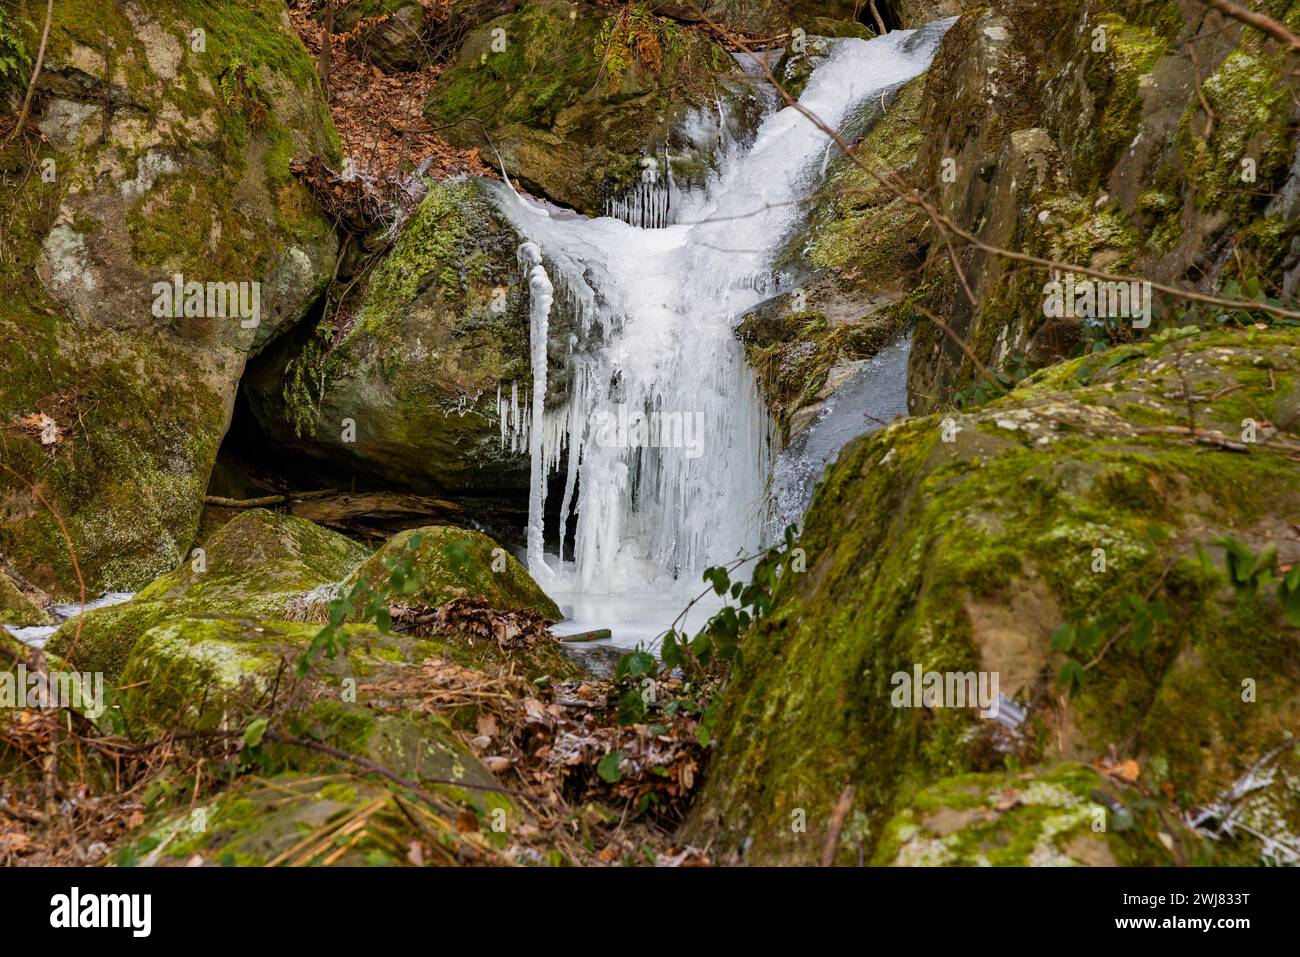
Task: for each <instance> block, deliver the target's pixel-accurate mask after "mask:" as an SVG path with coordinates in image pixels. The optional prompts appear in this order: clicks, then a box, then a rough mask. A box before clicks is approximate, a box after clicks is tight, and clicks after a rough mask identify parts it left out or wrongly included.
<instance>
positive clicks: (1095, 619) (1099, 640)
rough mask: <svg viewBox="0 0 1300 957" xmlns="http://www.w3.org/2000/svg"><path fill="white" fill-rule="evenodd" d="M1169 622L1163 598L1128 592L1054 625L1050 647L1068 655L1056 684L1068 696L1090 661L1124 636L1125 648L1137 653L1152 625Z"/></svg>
mask: <svg viewBox="0 0 1300 957" xmlns="http://www.w3.org/2000/svg"><path fill="white" fill-rule="evenodd" d="M1168 622H1169V609H1168V608H1167V607H1166V606H1165V603H1164V602H1163V601H1159V600H1157V601H1151V600H1149V599H1148V598H1145V597H1143V596H1142V595H1138V594H1133V593H1130V594H1128V595H1126V596H1125V597H1124V600H1123V601H1122V602H1121V603H1120V605H1119V607H1118V608H1116V609H1114V610H1111V611H1108V612H1105V613H1103V614H1100V615H1095V616H1079V617H1077V618H1074V619H1073V620H1071V621H1067V622H1064V623H1062V624H1061V625H1059V626H1057V628H1056V630H1055V631H1053V632H1052V639H1051V640H1052V648H1053V649H1054V650H1056V651H1059V652H1063V653H1064V654H1066V655H1068V656H1069V658H1068V659H1067V661H1066V662H1065V664H1064V665H1062V666H1061V671H1060V673H1059V674H1058V675H1057V685H1058V687H1061V688H1064V689H1065V690H1067V691H1068V692H1069V694H1070V696H1071V697H1073V696H1074V695H1076V694H1078V692H1079V690H1080V689H1081V688H1082V687H1083V683H1084V679H1085V675H1086V674H1087V671H1088V669H1089V668H1090V667H1091V665H1092V663H1093V662H1095V661H1098V660H1100V658H1101V656H1102V655H1104V654H1105V653H1106V652H1107V651H1108V650H1109V649H1110V648H1111V647H1112V646H1114V644H1115V643H1116V642H1118V641H1120V640H1121V639H1123V638H1124V637H1125V636H1127V637H1128V643H1129V647H1130V648H1131V649H1132V650H1133V651H1135V652H1141V651H1143V650H1145V649H1146V648H1148V647H1149V646H1150V645H1151V638H1152V636H1153V635H1154V634H1155V630H1156V626H1158V625H1163V624H1167V623H1168Z"/></svg>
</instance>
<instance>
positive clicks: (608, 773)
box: [596, 751, 623, 784]
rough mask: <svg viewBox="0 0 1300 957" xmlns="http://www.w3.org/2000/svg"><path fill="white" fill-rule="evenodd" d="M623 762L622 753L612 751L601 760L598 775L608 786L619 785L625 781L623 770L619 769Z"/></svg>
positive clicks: (597, 766) (597, 769)
mask: <svg viewBox="0 0 1300 957" xmlns="http://www.w3.org/2000/svg"><path fill="white" fill-rule="evenodd" d="M622 761H623V752H622V751H611V752H609V754H607V755H605V756H604V757H603V758H601V759H600V763H598V764H597V765H596V773H597V774H598V775H600V779H601V780H602V781H604V782H605V783H606V784H617V783H618V782H619V781H621V780H623V770H622V769H621V768H620V767H619V765H620V764H621V763H622Z"/></svg>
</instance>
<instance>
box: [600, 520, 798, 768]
mask: <svg viewBox="0 0 1300 957" xmlns="http://www.w3.org/2000/svg"><path fill="white" fill-rule="evenodd" d="M795 551H796V546H795V527H794V526H793V525H791V526H789V527H788V528H786V530H785V536H784V540H783V541H782V542H781V543H780V544H779V545H775V546H773V547H771V548H768V549H766V550H765V551H763V552H760V553H758V554H755V555H747V556H745V557H743V558H737V559H735V560H734V561H732V562H730V563H728V564H727V565H718V566H714V567H712V568H708V569H705V571H704V581H706V582H708V583H709V586H710V587H709V588H707V589H705V590H704V591H703V592H701V593H700V594H699V595H697V596H696V597H695V598H694V599H692V600H691V602H690V603H689V604H688V605H687V606H686V607H685V608H684V609H683V610H682V612H681V614H680V615H678V616H677V618H676V619H675V620H674V621H673V623H672V626H671V627H670V628H669V629H668V630H667V631H666V632H664V634H663V636H662V639H661V641H660V656H659V657H658V658H656V657H655V655H654V654H653V653H652V652H650V651H649V650H647V649H645V648H641V647H638V648H637V649H636V650H635V651H633V652H630V653H629V654H626V655H624V656H623V657H622V658H620V659H619V661H618V664H617V666H616V667H615V669H614V680H615V681H616V683H617V684H618V686H619V688H620V690H621V692H622V693H621V695H620V697H619V709H618V719H619V723H620V724H637V723H640V722H643V721H645V720H646V718H647V717H648V715H649V714H650V712H651V710H652V709H653V708H659V709H660V710H661V712H662V713H663V714H664V715H665V716H668V717H672V716H674V715H677V714H690V715H697V716H699V722H698V724H697V726H696V734H697V736H698V737H699V740H700V743H701V744H704V745H707V744H708V743H709V741H710V740H711V738H712V734H713V727H714V725H715V723H716V721H717V718H718V714H719V708H720V704H721V699H720V698H719V697H718V694H717V692H718V690H719V689H720V687H721V684H722V681H723V680H724V679H725V677H726V673H727V670H728V669H729V668H731V667H736V668H739V667H741V666H742V664H743V656H742V654H741V638H742V636H743V634H744V632H745V630H746V629H748V628H750V627H751V626H753V625H754V623H755V622H757V621H759V620H760V619H762V618H763V617H764V616H765V615H766V614H767V613H768V612H769V611H770V610H771V608H772V596H773V593H774V592H775V591H776V586H777V582H778V581H779V580H780V577H781V574H782V570H783V569H788V568H790V567H791V559H792V558H793V557H794V555H795ZM750 562H753V563H754V565H753V570H752V573H751V575H750V579H749V581H748V582H745V581H732V580H731V576H732V574H733V573H734V572H735V571H736V570H737V569H739V568H741V567H742V566H744V565H747V564H749V563H750ZM710 591H712V592H714V593H715V594H717V595H722V596H724V601H726V602H727V604H725V605H723V607H722V608H720V609H718V611H717V612H715V613H714V614H713V616H712V617H711V618H710V619H709V620H708V622H706V623H705V625H704V627H703V628H701V629H700V630H699V631H698V632H697V633H696V634H695V636H694V637H693V638H687V636H686V635H684V634H683V633H682V632H681V631H680V630H679V623H680V622H681V621H682V619H683V618H685V617H686V614H687V612H689V611H690V609H691V607H692V606H694V605H695V603H696V602H698V601H700V600H701V599H703V598H704V597H705V596H706V595H707V594H708V593H709V592H710ZM732 602H734V603H735V604H732ZM661 667H662V668H663V669H666V670H668V671H671V670H673V669H680V671H681V673H682V676H683V677H684V678H685V685H684V695H683V696H682V697H678V698H673V699H670V700H667V701H664V702H661V703H659V702H655V703H652V702H651V701H650V700H649V698H648V696H647V695H646V694H645V688H646V681H647V680H649V681H653V680H654V679H655V678H656V676H658V675H659V673H660V670H661Z"/></svg>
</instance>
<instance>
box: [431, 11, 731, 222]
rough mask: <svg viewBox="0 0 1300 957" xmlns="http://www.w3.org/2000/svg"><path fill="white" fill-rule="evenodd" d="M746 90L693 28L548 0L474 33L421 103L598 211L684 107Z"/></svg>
mask: <svg viewBox="0 0 1300 957" xmlns="http://www.w3.org/2000/svg"><path fill="white" fill-rule="evenodd" d="M751 95H752V92H751V88H750V86H749V84H748V83H747V82H746V79H745V77H744V74H743V73H742V72H741V70H740V68H739V66H738V65H737V64H736V62H735V61H734V60H733V59H732V58H731V57H730V56H729V55H728V54H727V52H726V51H725V50H723V48H722V47H721V46H718V45H717V44H715V43H714V42H712V41H711V40H708V39H706V38H705V37H704V36H703V35H702V34H701V33H699V32H697V31H693V30H686V29H684V28H682V27H681V26H678V25H677V24H675V23H673V22H671V21H668V20H663V19H658V18H654V17H650V16H647V15H646V14H644V13H643V12H639V11H634V12H632V13H620V14H611V15H608V16H607V15H605V14H604V13H603V12H600V11H597V10H595V9H593V8H592V7H589V6H586V5H573V4H568V3H562V2H557V0H544V2H539V3H530V4H528V5H527V6H526V7H524V8H523V9H521V10H519V11H518V12H517V13H514V14H511V15H508V16H504V17H499V18H497V19H495V20H492V21H490V22H489V23H485V24H483V25H482V26H481V27H479V28H477V29H475V30H474V31H472V32H471V33H469V34H468V35H467V36H466V38H465V42H464V44H463V45H462V47H461V50H460V53H459V55H458V56H457V58H456V62H455V64H454V66H453V67H452V68H451V69H450V70H449V71H448V72H447V73H446V74H444V75H443V76H442V77H441V78H440V80H439V83H438V84H437V86H436V87H435V89H434V90H433V93H432V94H431V96H430V98H429V101H428V103H427V105H426V108H425V114H426V116H427V117H428V118H429V120H430V121H431V122H433V123H434V124H435V125H437V126H439V127H445V129H444V130H443V134H444V135H445V136H446V137H447V139H448V140H449V141H450V142H452V143H453V144H454V145H458V146H478V147H481V148H482V150H483V156H484V158H485V159H486V160H487V161H488V162H490V163H492V164H494V165H495V164H496V163H498V151H499V157H500V159H499V162H501V163H503V164H504V165H505V168H506V170H507V171H508V172H509V173H510V174H511V175H513V176H517V177H518V178H519V179H520V181H521V182H522V183H523V184H524V185H525V186H526V187H527V188H528V189H530V190H532V191H534V192H537V193H540V194H542V195H544V196H546V197H547V198H549V199H551V200H553V201H554V202H557V203H560V204H562V205H566V206H571V207H573V208H574V209H577V210H579V211H581V212H585V213H589V214H596V215H599V214H601V213H602V212H603V211H604V209H603V207H604V202H605V200H606V199H607V198H608V197H610V196H613V195H615V194H617V193H619V192H621V191H622V190H623V189H625V188H626V187H628V186H630V185H632V184H633V183H634V182H636V181H637V177H638V176H640V174H641V160H642V159H643V158H644V157H646V156H650V157H656V156H658V154H659V153H660V152H662V150H663V148H664V147H665V144H667V142H668V139H669V136H670V133H671V132H672V130H673V129H674V127H676V126H677V125H678V124H679V122H680V121H681V120H682V119H683V118H684V117H685V116H686V115H687V113H688V112H689V111H690V110H692V109H694V108H696V107H699V106H702V105H708V106H709V108H710V109H712V110H714V111H715V112H716V103H717V101H718V100H719V98H725V99H728V100H733V101H736V102H738V103H740V104H742V105H743V104H744V103H746V102H748V100H749V98H750V97H751Z"/></svg>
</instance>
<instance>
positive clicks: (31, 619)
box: [0, 563, 54, 628]
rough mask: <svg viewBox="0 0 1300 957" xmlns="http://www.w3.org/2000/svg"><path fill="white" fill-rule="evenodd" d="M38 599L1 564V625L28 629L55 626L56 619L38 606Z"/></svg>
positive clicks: (41, 606)
mask: <svg viewBox="0 0 1300 957" xmlns="http://www.w3.org/2000/svg"><path fill="white" fill-rule="evenodd" d="M38 597H39V596H38V595H35V594H33V592H32V591H31V590H29V589H27V588H24V587H23V586H22V585H21V584H20V583H19V582H18V581H17V580H16V579H15V578H14V577H13V576H12V575H10V574H9V573H8V572H7V571H6V570H5V568H4V565H3V563H0V625H16V626H18V627H20V628H26V627H29V626H31V625H49V624H53V622H54V618H53V617H52V616H51V615H50V613H49V612H48V611H46V610H45V608H44V607H43V605H41V604H38Z"/></svg>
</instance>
